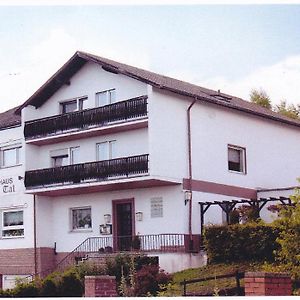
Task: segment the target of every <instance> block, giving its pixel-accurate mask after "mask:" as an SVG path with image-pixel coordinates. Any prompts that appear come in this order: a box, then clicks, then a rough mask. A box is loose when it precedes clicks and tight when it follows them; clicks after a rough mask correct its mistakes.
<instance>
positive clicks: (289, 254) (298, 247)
mask: <svg viewBox="0 0 300 300" xmlns="http://www.w3.org/2000/svg"><path fill="white" fill-rule="evenodd" d="M291 199H292V203H293V205H292V206H282V207H281V209H280V210H279V218H278V219H277V220H275V221H274V223H275V225H277V226H278V227H279V228H280V234H279V238H278V239H277V242H278V243H279V245H280V249H279V250H278V251H277V253H276V256H277V260H278V261H279V262H281V263H284V264H287V265H290V266H300V190H299V189H297V190H296V192H295V195H293V196H292V197H291Z"/></svg>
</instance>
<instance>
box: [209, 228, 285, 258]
mask: <svg viewBox="0 0 300 300" xmlns="http://www.w3.org/2000/svg"><path fill="white" fill-rule="evenodd" d="M278 236H279V229H278V228H277V227H275V226H270V225H265V224H258V223H247V224H244V225H239V224H237V225H226V226H224V225H222V226H221V225H214V226H209V227H206V228H205V231H204V244H205V248H206V251H207V256H208V260H209V262H212V263H222V262H226V263H228V262H229V263H230V262H239V261H274V252H275V251H276V250H278V248H279V244H278V243H277V242H276V239H277V238H278Z"/></svg>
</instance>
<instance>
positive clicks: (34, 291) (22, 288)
mask: <svg viewBox="0 0 300 300" xmlns="http://www.w3.org/2000/svg"><path fill="white" fill-rule="evenodd" d="M12 295H13V297H17V298H24V297H25V298H28V297H38V296H39V289H38V287H37V286H36V284H35V282H34V281H33V282H29V283H28V282H23V281H19V282H17V284H16V287H15V288H14V289H13V290H12Z"/></svg>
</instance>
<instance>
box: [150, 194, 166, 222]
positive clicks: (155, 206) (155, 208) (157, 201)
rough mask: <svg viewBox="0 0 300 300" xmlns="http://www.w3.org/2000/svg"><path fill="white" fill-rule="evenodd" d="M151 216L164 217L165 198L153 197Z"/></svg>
mask: <svg viewBox="0 0 300 300" xmlns="http://www.w3.org/2000/svg"><path fill="white" fill-rule="evenodd" d="M150 202H151V218H162V217H163V198H162V197H157V198H151V200H150Z"/></svg>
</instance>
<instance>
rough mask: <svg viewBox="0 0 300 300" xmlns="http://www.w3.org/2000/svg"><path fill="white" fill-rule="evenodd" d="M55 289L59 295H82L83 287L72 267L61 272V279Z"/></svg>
mask: <svg viewBox="0 0 300 300" xmlns="http://www.w3.org/2000/svg"><path fill="white" fill-rule="evenodd" d="M57 291H58V296H60V297H82V294H83V291H84V287H83V285H82V282H81V280H80V278H79V275H78V274H77V273H76V271H74V269H71V270H68V271H66V272H64V273H63V274H62V277H61V280H60V281H59V283H58V285H57Z"/></svg>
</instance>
